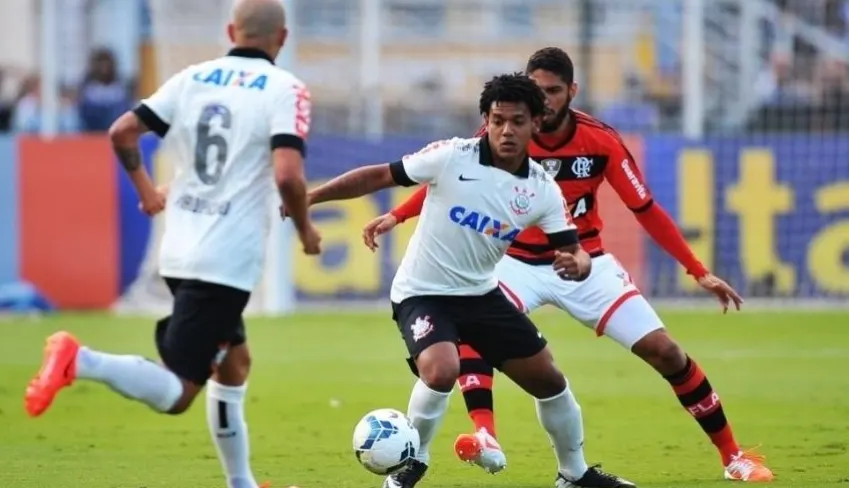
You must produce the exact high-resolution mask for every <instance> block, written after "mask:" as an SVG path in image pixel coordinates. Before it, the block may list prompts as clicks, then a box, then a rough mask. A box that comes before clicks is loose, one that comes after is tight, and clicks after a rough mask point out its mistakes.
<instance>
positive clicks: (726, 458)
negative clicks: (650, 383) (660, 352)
mask: <svg viewBox="0 0 849 488" xmlns="http://www.w3.org/2000/svg"><path fill="white" fill-rule="evenodd" d="M665 378H666V380H667V381H668V382H669V384H670V385H672V389H673V390H674V391H675V395H677V396H678V401H680V402H681V405H683V406H684V408H685V409H686V410H687V411H688V412H689V413H690V415H692V416H693V418H695V419H696V422H698V423H699V426H701V428H702V430H703V431H704V432H705V434H707V435H708V437H710V440H711V442H713V444H714V445H715V446H716V448H717V449H718V450H719V454H720V456H721V457H722V463H723V465H725V466H727V465H728V463H730V462H731V457H732V456H734V455H736V454H737V453H739V452H740V446H739V445H738V444H737V442H736V441H735V440H734V433H733V432H732V431H731V426H730V425H729V424H728V419H726V418H725V412H724V411H723V409H722V402H720V401H719V395H717V394H716V392H715V391H714V390H713V387H712V386H711V384H710V381H708V379H707V376H705V373H704V372H703V371H702V368H700V367H699V365H698V364H696V362H695V361H693V360H692V359H691V358H690V357H687V365H686V366H685V367H684V369H683V370H681V371H680V372H679V373H676V374H673V375H670V376H666V377H665Z"/></svg>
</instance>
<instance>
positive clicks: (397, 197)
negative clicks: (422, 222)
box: [378, 186, 419, 266]
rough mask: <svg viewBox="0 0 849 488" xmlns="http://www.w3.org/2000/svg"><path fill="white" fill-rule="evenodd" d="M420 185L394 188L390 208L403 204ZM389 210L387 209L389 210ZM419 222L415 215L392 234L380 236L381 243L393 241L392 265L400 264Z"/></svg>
mask: <svg viewBox="0 0 849 488" xmlns="http://www.w3.org/2000/svg"><path fill="white" fill-rule="evenodd" d="M418 189H419V187H418V186H412V187H409V188H403V187H401V188H394V189H392V190H391V191H392V195H391V198H390V199H389V205H390V208H389V209H388V210H392V209H393V208H395V207H397V206H398V205H400V204H402V203H403V202H404V200H406V199H407V198H409V197H410V195H412V194H413V193H415V192H416V190H418ZM388 210H387V211H388ZM417 222H418V217H414V218H412V219H410V220H408V221H406V222H404V223H403V224H399V225H398V226H397V227H395V229H393V230H392V232H391V236H384V237H382V238H381V237H379V238H378V239H380V241H379V242H380V243H383V242H387V241H391V242H392V252H391V254H390V255H391V256H392V265H393V266H398V265H399V264H401V258H403V257H404V251H406V250H407V243H408V242H410V238H411V237H412V236H413V231H414V230H416V223H417Z"/></svg>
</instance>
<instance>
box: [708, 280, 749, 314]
mask: <svg viewBox="0 0 849 488" xmlns="http://www.w3.org/2000/svg"><path fill="white" fill-rule="evenodd" d="M698 281H699V286H701V287H702V288H704V289H705V290H707V291H709V292H710V293H713V294H714V295H715V296H716V298H717V300H719V304H720V305H722V313H726V312H728V307H729V306H730V305H731V304H732V303H733V304H734V308H736V309H737V310H740V306H741V305H742V304H743V298H742V297H741V296H740V294H739V293H737V290H735V289H734V288H732V287H731V285H729V284H728V283H726V282H725V281H724V280H721V279H719V278H717V277H716V276H714V275H712V274H710V273H708V274H706V275H704V276H702V277H701V278H699V280H698Z"/></svg>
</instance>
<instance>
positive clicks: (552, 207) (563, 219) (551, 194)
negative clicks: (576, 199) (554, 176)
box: [537, 180, 576, 235]
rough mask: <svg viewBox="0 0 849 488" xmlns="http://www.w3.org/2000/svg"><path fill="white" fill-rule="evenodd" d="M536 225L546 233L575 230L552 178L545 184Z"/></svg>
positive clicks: (564, 201) (567, 209)
mask: <svg viewBox="0 0 849 488" xmlns="http://www.w3.org/2000/svg"><path fill="white" fill-rule="evenodd" d="M537 226H539V228H540V229H542V231H543V232H545V233H546V234H547V235H552V234H558V233H560V232H569V231H576V228H575V224H574V223H572V217H571V216H570V215H569V207H568V206H567V205H566V200H565V199H564V198H563V193H562V192H561V191H560V188H559V187H558V186H557V183H555V182H554V180H551V181H549V184H547V185H546V186H545V195H544V210H543V213H542V215H541V216H540V219H539V221H538V222H537Z"/></svg>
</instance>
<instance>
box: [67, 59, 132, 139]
mask: <svg viewBox="0 0 849 488" xmlns="http://www.w3.org/2000/svg"><path fill="white" fill-rule="evenodd" d="M133 98H134V97H133V94H132V87H131V85H130V84H129V83H127V82H126V81H124V80H121V79H119V78H118V66H117V61H116V60H115V55H114V54H112V51H110V50H109V49H105V48H103V49H98V50H95V51H94V52H92V54H91V58H90V59H89V65H88V69H87V72H86V75H85V78H84V79H83V82H82V85H80V90H79V111H80V120H81V122H82V130H84V131H86V132H106V131H107V130H108V129H109V126H110V125H112V122H114V121H115V120H116V119H117V118H118V117H119V116H120V115H121V114H123V113H124V112H126V111H127V110H129V109H130V108H131V107H132V103H133Z"/></svg>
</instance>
